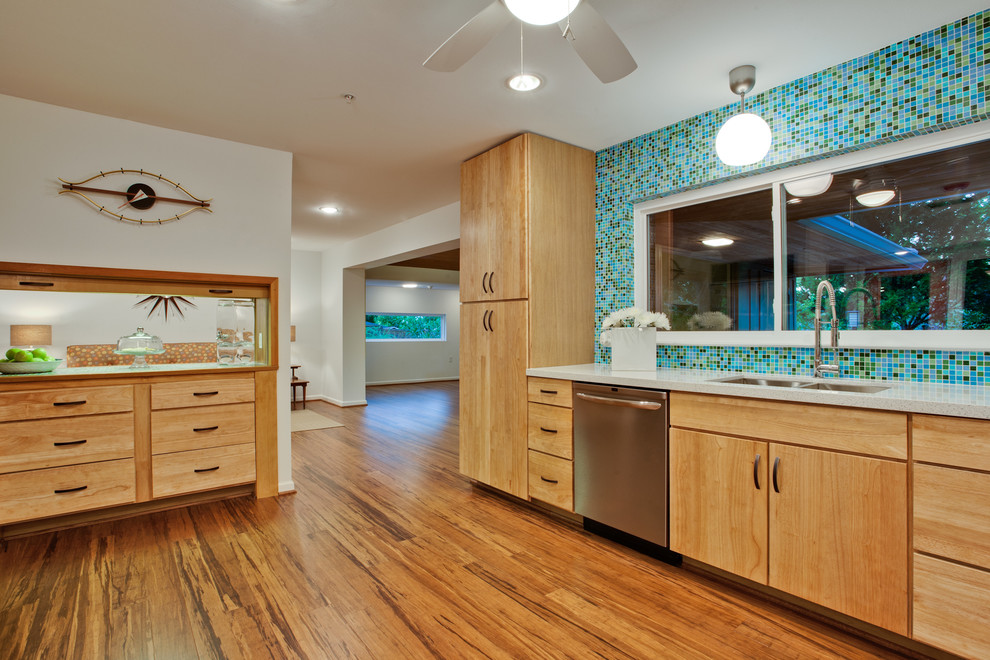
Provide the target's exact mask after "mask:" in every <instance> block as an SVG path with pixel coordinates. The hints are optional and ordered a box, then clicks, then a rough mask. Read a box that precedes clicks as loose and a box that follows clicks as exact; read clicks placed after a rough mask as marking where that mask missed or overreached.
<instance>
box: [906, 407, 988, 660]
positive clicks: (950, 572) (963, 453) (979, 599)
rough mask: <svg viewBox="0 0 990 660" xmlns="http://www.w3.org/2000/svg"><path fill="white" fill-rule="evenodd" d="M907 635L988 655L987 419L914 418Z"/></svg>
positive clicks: (971, 654) (974, 655)
mask: <svg viewBox="0 0 990 660" xmlns="http://www.w3.org/2000/svg"><path fill="white" fill-rule="evenodd" d="M912 441H913V450H914V451H913V456H914V461H915V463H914V551H915V554H914V598H913V604H914V618H913V620H914V626H913V631H912V634H913V637H914V638H915V639H917V640H919V641H922V642H925V643H927V644H931V645H933V646H936V647H938V648H941V649H945V650H947V651H951V652H952V653H957V654H959V655H962V656H964V657H969V658H985V657H988V656H990V626H988V624H987V622H988V621H990V458H988V457H990V421H987V420H977V419H961V418H956V417H940V416H935V415H915V416H914V417H913V419H912Z"/></svg>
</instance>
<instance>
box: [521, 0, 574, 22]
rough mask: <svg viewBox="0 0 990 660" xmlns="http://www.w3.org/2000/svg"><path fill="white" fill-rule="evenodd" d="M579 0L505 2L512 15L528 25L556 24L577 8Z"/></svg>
mask: <svg viewBox="0 0 990 660" xmlns="http://www.w3.org/2000/svg"><path fill="white" fill-rule="evenodd" d="M580 1H581V0H505V6H506V7H508V9H509V11H510V12H512V15H513V16H515V17H516V18H518V19H519V20H520V21H523V22H525V23H529V24H530V25H550V24H551V23H558V22H560V21H562V20H564V19H565V18H567V17H568V16H570V14H571V12H572V11H574V9H575V8H576V7H577V6H578V3H579V2H580Z"/></svg>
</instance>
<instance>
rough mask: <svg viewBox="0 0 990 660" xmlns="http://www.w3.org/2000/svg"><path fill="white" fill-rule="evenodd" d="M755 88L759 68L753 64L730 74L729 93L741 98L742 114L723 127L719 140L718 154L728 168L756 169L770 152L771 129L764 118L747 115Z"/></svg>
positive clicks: (731, 118) (719, 131) (719, 133)
mask: <svg viewBox="0 0 990 660" xmlns="http://www.w3.org/2000/svg"><path fill="white" fill-rule="evenodd" d="M755 84H756V67H754V66H752V65H750V64H744V65H743V66H737V67H736V68H735V69H733V70H732V71H730V72H729V89H731V90H732V92H733V93H734V94H738V95H739V97H740V112H739V114H737V115H733V116H732V117H730V118H729V119H728V121H726V122H725V123H724V124H722V128H720V129H719V130H718V134H717V135H716V136H715V153H716V154H718V158H719V160H721V161H722V162H723V163H725V164H726V165H734V166H738V165H752V164H753V163H756V162H759V161H761V160H763V159H764V158H766V155H767V154H768V153H769V152H770V143H771V142H772V141H773V134H772V133H771V131H770V126H769V125H768V124H767V122H766V121H764V119H763V117H760V116H759V115H755V114H753V113H752V112H746V92H748V91H750V90H751V89H753V85H755Z"/></svg>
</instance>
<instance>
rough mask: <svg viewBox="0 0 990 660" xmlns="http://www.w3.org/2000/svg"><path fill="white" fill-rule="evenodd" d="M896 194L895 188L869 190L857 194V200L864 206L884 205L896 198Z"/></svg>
mask: <svg viewBox="0 0 990 660" xmlns="http://www.w3.org/2000/svg"><path fill="white" fill-rule="evenodd" d="M896 194H897V193H895V192H894V191H893V190H869V191H867V192H862V193H859V194H858V195H856V201H857V202H859V203H860V204H862V205H863V206H869V207H874V206H883V205H884V204H888V203H889V202H890V200H892V199H894V195H896Z"/></svg>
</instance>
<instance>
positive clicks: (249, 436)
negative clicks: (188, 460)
mask: <svg viewBox="0 0 990 660" xmlns="http://www.w3.org/2000/svg"><path fill="white" fill-rule="evenodd" d="M252 442H254V404H253V403H231V404H227V405H224V406H204V407H199V408H173V409H170V410H155V411H153V412H152V413H151V453H153V454H165V453H168V452H173V451H189V450H192V449H205V448H207V447H222V446H224V445H239V444H244V443H252Z"/></svg>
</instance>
